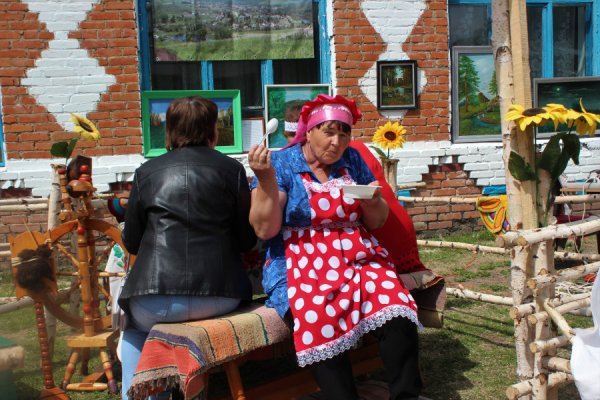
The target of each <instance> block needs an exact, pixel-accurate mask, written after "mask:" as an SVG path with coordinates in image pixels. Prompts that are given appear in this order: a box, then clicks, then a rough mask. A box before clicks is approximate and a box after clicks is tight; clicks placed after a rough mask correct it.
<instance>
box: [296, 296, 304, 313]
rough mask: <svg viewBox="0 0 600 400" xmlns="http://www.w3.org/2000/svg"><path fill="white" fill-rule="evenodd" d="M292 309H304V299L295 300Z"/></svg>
mask: <svg viewBox="0 0 600 400" xmlns="http://www.w3.org/2000/svg"><path fill="white" fill-rule="evenodd" d="M294 307H295V308H296V310H300V309H302V307H304V299H302V298H300V299H298V300H296V302H295V303H294Z"/></svg>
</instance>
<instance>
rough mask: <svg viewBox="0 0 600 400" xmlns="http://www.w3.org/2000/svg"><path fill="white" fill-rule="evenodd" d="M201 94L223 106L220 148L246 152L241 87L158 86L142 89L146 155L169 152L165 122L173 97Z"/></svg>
mask: <svg viewBox="0 0 600 400" xmlns="http://www.w3.org/2000/svg"><path fill="white" fill-rule="evenodd" d="M189 96H200V97H204V98H207V99H210V100H212V101H214V102H215V104H216V105H217V107H218V108H219V117H218V119H217V129H218V130H219V141H218V144H217V147H216V149H217V150H219V151H220V152H222V153H225V154H231V153H241V152H242V106H241V99H240V91H239V90H155V91H148V92H142V130H143V136H144V156H146V157H156V156H159V155H161V154H164V153H166V151H167V149H166V148H165V125H166V114H167V108H168V107H169V104H171V101H173V100H174V99H177V98H181V97H189Z"/></svg>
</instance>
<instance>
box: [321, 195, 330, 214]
mask: <svg viewBox="0 0 600 400" xmlns="http://www.w3.org/2000/svg"><path fill="white" fill-rule="evenodd" d="M318 204H319V207H320V208H321V210H324V211H327V210H329V208H330V207H331V204H330V203H329V200H327V199H326V198H324V197H323V198H320V199H319V203H318Z"/></svg>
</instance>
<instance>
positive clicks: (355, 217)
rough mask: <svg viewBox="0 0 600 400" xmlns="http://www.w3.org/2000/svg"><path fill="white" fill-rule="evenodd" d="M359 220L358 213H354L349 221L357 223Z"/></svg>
mask: <svg viewBox="0 0 600 400" xmlns="http://www.w3.org/2000/svg"><path fill="white" fill-rule="evenodd" d="M357 219H358V214H357V213H355V212H353V213H352V214H350V216H349V217H348V220H349V221H350V222H354V221H356V220H357Z"/></svg>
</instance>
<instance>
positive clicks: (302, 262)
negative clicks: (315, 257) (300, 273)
mask: <svg viewBox="0 0 600 400" xmlns="http://www.w3.org/2000/svg"><path fill="white" fill-rule="evenodd" d="M307 264H308V258H306V256H302V258H301V259H300V260H298V266H299V267H300V268H302V269H304V267H306V265H307Z"/></svg>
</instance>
